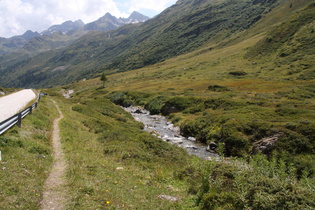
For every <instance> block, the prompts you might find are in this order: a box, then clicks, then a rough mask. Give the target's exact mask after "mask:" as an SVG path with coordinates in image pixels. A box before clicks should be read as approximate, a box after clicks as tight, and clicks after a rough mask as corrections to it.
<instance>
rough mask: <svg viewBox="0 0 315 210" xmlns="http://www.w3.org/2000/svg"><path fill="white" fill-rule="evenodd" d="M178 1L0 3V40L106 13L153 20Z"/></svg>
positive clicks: (22, 0)
mask: <svg viewBox="0 0 315 210" xmlns="http://www.w3.org/2000/svg"><path fill="white" fill-rule="evenodd" d="M176 1H177V0H0V37H5V38H8V37H11V36H15V35H22V34H24V33H25V32H26V31H27V30H32V31H37V32H39V33H40V32H42V31H44V30H46V29H48V28H49V27H50V26H52V25H56V24H61V23H63V22H65V21H67V20H72V21H75V20H78V19H81V20H82V21H83V22H84V23H90V22H92V21H95V20H97V19H98V18H100V17H102V16H104V15H105V14H106V13H107V12H109V13H111V14H112V15H114V16H116V17H117V18H119V17H128V16H129V15H130V14H131V13H132V12H133V11H138V12H140V13H142V14H144V15H146V16H149V17H153V16H155V15H157V14H159V13H160V12H162V11H163V10H164V9H166V8H167V7H170V6H171V5H173V4H175V3H176Z"/></svg>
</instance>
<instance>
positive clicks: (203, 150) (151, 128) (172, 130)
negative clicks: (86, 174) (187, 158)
mask: <svg viewBox="0 0 315 210" xmlns="http://www.w3.org/2000/svg"><path fill="white" fill-rule="evenodd" d="M124 109H125V111H127V112H129V113H130V114H131V115H132V116H133V117H134V118H135V120H137V121H139V122H142V123H143V124H144V130H145V131H147V132H149V133H151V134H153V135H156V136H157V137H159V138H161V139H162V140H164V141H167V142H169V143H171V144H176V145H178V146H179V147H182V148H184V149H186V150H187V152H188V153H189V154H190V155H195V156H198V157H200V158H203V159H209V160H210V159H212V158H214V157H218V155H217V154H215V153H211V152H209V151H207V145H206V144H202V143H200V142H196V140H195V138H193V137H189V138H186V137H184V136H181V135H180V129H179V128H178V127H175V126H174V125H173V124H172V123H171V122H169V121H168V120H167V119H166V118H165V117H164V116H160V115H150V112H149V111H147V110H145V109H142V108H141V107H133V106H131V107H127V108H124Z"/></svg>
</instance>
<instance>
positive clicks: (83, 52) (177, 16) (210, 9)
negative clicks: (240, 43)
mask: <svg viewBox="0 0 315 210" xmlns="http://www.w3.org/2000/svg"><path fill="white" fill-rule="evenodd" d="M260 2H261V3H258V4H255V3H253V1H251V0H242V1H221V0H220V1H212V0H207V1H199V0H194V1H187V0H185V1H179V2H178V3H177V4H175V5H173V6H172V7H170V8H168V9H167V10H165V11H164V12H163V13H161V14H160V15H158V16H157V17H155V18H153V19H151V20H149V21H147V22H145V23H144V24H141V25H126V26H123V27H121V28H119V29H118V30H114V31H111V32H108V33H89V34H88V35H86V36H84V37H82V38H81V39H79V40H77V41H76V42H75V43H73V44H72V45H70V46H69V47H67V48H64V49H62V50H60V51H58V52H55V53H52V52H48V53H46V54H42V55H39V56H35V57H33V58H32V59H28V60H27V59H25V60H22V61H20V62H19V63H14V64H13V65H12V64H11V63H6V64H4V65H3V67H2V68H3V70H2V73H3V74H8V75H9V76H10V78H12V79H11V80H10V81H11V85H12V84H13V82H14V85H16V86H23V87H29V86H32V87H51V86H53V85H61V84H67V83H69V82H72V81H75V80H80V79H83V78H91V77H94V76H95V75H97V74H98V73H100V72H101V71H103V70H104V69H105V71H107V73H110V72H122V71H128V70H130V69H136V68H139V67H143V66H148V65H151V64H154V63H157V62H160V61H163V60H165V59H169V58H171V57H174V56H177V55H181V54H184V53H187V52H191V51H192V50H194V49H197V48H199V47H200V46H202V45H203V44H204V43H206V42H207V41H208V40H209V39H210V38H211V39H212V41H222V40H224V39H226V38H228V37H231V36H232V35H233V34H234V33H237V32H240V31H244V30H246V29H248V28H250V27H251V26H252V25H253V24H254V23H255V22H256V21H258V20H259V19H260V18H261V17H262V15H263V14H264V13H267V12H268V11H270V10H271V8H274V7H275V5H277V4H278V2H277V1H267V0H264V1H260ZM275 2H276V3H275ZM279 2H281V1H279ZM109 37H110V38H109ZM48 57H49V58H50V59H47V58H48ZM60 66H64V67H66V68H65V69H64V70H59V71H54V69H55V68H56V67H60ZM13 78H15V79H17V80H13ZM0 79H1V78H0ZM0 81H1V80H0ZM2 82H3V84H4V85H7V86H8V85H9V83H8V81H6V80H5V79H3V80H2Z"/></svg>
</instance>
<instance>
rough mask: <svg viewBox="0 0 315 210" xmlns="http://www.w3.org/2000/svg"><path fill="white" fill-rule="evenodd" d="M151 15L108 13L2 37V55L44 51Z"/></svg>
mask: <svg viewBox="0 0 315 210" xmlns="http://www.w3.org/2000/svg"><path fill="white" fill-rule="evenodd" d="M148 19H149V17H147V16H145V15H142V14H140V13H139V12H133V13H132V14H131V15H130V16H129V17H128V18H116V17H115V16H112V15H111V14H110V13H106V14H105V15H104V16H103V17H101V18H99V19H98V20H96V21H94V22H91V23H88V24H84V23H83V21H82V20H77V21H74V22H73V21H71V20H69V21H66V22H64V23H62V24H60V25H53V26H51V27H50V28H48V29H47V30H44V31H43V32H41V33H38V32H33V31H31V30H28V31H26V32H25V33H24V34H23V35H19V36H13V37H11V38H0V55H5V54H8V53H12V52H16V51H18V50H27V51H30V52H33V53H34V52H42V51H46V50H51V49H56V48H60V47H65V46H67V45H69V44H70V43H72V42H73V41H74V40H76V39H78V38H79V37H81V36H83V35H84V34H86V33H87V32H89V31H103V32H106V31H110V30H114V29H116V28H118V27H120V26H123V25H125V24H136V23H139V22H145V21H147V20H148Z"/></svg>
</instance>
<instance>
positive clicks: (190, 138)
mask: <svg viewBox="0 0 315 210" xmlns="http://www.w3.org/2000/svg"><path fill="white" fill-rule="evenodd" d="M188 140H189V141H196V138H195V137H188Z"/></svg>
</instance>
